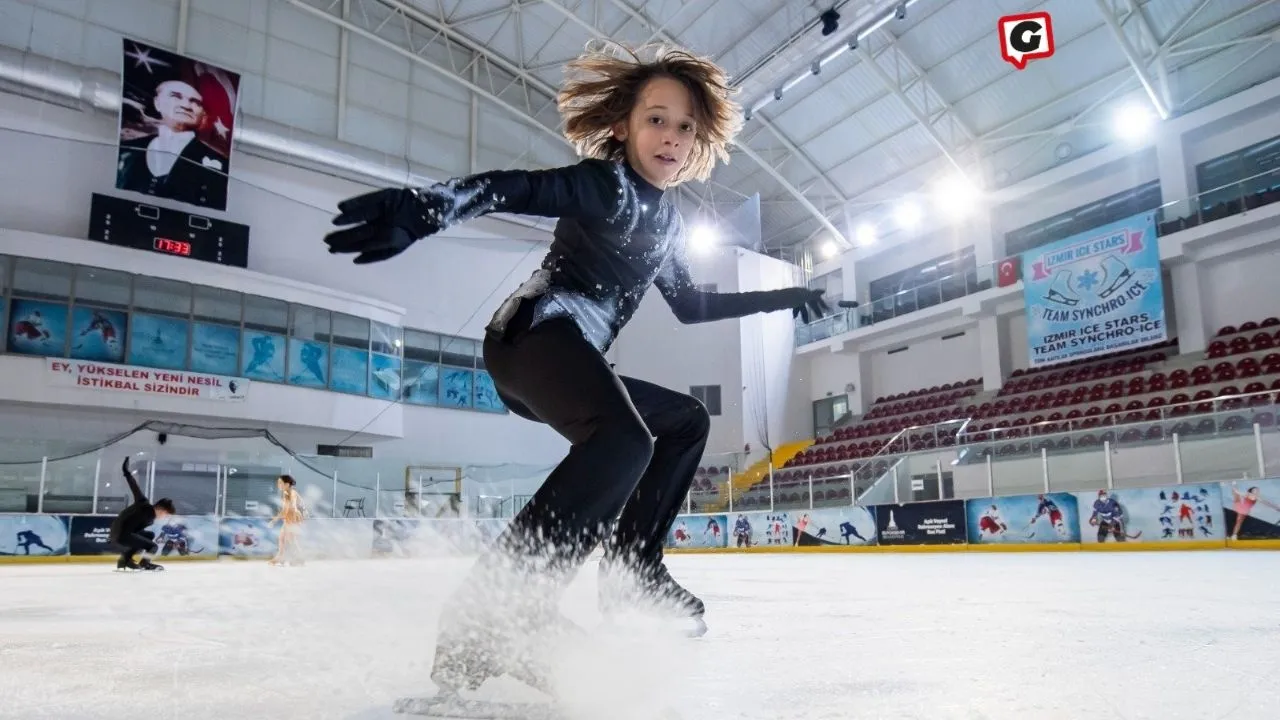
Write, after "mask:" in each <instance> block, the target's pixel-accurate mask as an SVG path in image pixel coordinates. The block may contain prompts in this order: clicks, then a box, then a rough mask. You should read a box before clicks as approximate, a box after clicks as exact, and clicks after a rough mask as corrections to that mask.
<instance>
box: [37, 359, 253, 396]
mask: <svg viewBox="0 0 1280 720" xmlns="http://www.w3.org/2000/svg"><path fill="white" fill-rule="evenodd" d="M45 375H46V376H47V377H48V382H49V384H50V385H53V386H58V387H78V388H84V389H86V390H100V391H103V392H113V393H130V394H140V395H166V396H169V397H184V398H191V399H193V400H244V399H245V395H246V394H248V392H249V381H248V380H246V379H245V378H237V377H227V376H225V375H209V374H206V373H196V372H187V371H183V370H155V369H151V368H141V367H132V366H129V365H115V364H113V363H104V362H92V361H88V360H65V359H62V358H46V360H45Z"/></svg>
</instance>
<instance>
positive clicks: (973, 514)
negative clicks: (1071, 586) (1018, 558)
mask: <svg viewBox="0 0 1280 720" xmlns="http://www.w3.org/2000/svg"><path fill="white" fill-rule="evenodd" d="M965 505H966V507H967V508H968V510H967V512H968V525H969V542H970V543H973V544H980V543H982V544H998V543H1004V544H1028V543H1076V542H1080V514H1079V512H1077V503H1076V498H1075V496H1074V495H1072V494H1071V493H1044V494H1041V495H1014V496H1012V497H997V498H989V497H988V498H973V499H971V500H966V501H965Z"/></svg>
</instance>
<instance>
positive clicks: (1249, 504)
mask: <svg viewBox="0 0 1280 720" xmlns="http://www.w3.org/2000/svg"><path fill="white" fill-rule="evenodd" d="M1231 501H1232V504H1233V507H1232V509H1233V510H1235V511H1236V525H1235V527H1233V528H1231V539H1232V540H1235V539H1236V537H1237V536H1239V535H1240V528H1242V527H1244V519H1245V518H1247V517H1249V513H1251V512H1253V506H1255V505H1257V504H1258V503H1262V504H1263V505H1266V506H1267V507H1269V508H1271V509H1272V510H1275V511H1277V512H1280V505H1277V504H1276V503H1273V502H1271V501H1270V500H1267V499H1265V498H1263V497H1262V495H1261V494H1259V492H1258V486H1257V485H1254V486H1253V487H1250V488H1249V489H1248V490H1246V491H1244V492H1243V493H1242V492H1240V489H1239V488H1238V487H1236V484H1235V483H1231Z"/></svg>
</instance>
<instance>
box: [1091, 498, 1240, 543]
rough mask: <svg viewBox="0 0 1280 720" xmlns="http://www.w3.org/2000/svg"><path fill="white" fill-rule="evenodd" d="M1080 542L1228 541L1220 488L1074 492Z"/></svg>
mask: <svg viewBox="0 0 1280 720" xmlns="http://www.w3.org/2000/svg"><path fill="white" fill-rule="evenodd" d="M1075 496H1076V498H1077V499H1078V501H1079V510H1080V536H1081V537H1080V542H1082V543H1084V544H1085V545H1096V544H1098V543H1114V542H1130V541H1135V540H1136V541H1140V542H1190V541H1193V540H1200V541H1204V540H1224V539H1225V535H1224V534H1223V522H1222V518H1223V515H1222V489H1221V488H1220V486H1219V485H1218V484H1217V483H1200V484H1188V485H1171V486H1168V487H1153V488H1124V489H1116V490H1096V491H1088V492H1078V493H1075Z"/></svg>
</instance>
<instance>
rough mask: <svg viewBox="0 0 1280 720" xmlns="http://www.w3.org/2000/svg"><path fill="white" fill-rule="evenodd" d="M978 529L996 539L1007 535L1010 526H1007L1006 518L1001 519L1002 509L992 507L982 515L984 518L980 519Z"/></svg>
mask: <svg viewBox="0 0 1280 720" xmlns="http://www.w3.org/2000/svg"><path fill="white" fill-rule="evenodd" d="M978 529H979V530H980V531H982V532H984V533H988V534H990V535H992V536H993V537H994V536H996V535H1003V534H1005V532H1007V531H1008V530H1009V526H1008V525H1006V524H1005V522H1004V518H1002V517H1000V508H998V507H996V506H995V505H992V506H991V507H989V508H987V510H986V512H984V513H982V517H980V518H978Z"/></svg>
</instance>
